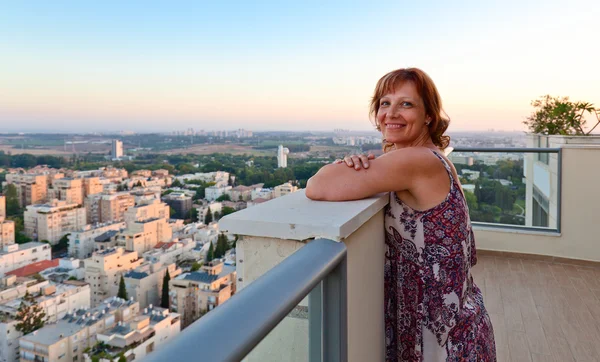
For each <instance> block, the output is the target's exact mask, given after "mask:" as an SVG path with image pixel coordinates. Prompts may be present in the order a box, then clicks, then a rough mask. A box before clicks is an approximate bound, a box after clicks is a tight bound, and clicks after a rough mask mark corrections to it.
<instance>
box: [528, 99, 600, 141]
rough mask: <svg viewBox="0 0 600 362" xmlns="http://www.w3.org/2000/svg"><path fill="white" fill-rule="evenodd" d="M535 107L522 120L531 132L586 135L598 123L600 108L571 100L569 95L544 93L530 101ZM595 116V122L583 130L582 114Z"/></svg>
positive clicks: (583, 119)
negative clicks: (559, 95)
mask: <svg viewBox="0 0 600 362" xmlns="http://www.w3.org/2000/svg"><path fill="white" fill-rule="evenodd" d="M531 105H532V106H533V107H534V108H535V109H536V110H535V111H534V112H533V113H532V114H531V115H530V116H529V117H527V120H526V121H523V123H524V124H525V125H527V127H529V130H530V131H531V132H532V133H538V134H545V135H588V134H590V133H591V132H592V131H593V130H594V128H596V127H597V126H598V124H600V109H596V108H594V106H593V105H592V104H591V103H588V102H571V101H569V97H562V98H561V97H552V96H550V95H545V96H543V97H541V98H539V99H537V100H534V101H532V102H531ZM586 113H589V114H592V115H594V116H595V117H596V120H597V122H596V124H595V125H594V127H592V129H590V130H589V131H585V130H584V127H585V123H586V120H585V118H584V115H585V114H586Z"/></svg>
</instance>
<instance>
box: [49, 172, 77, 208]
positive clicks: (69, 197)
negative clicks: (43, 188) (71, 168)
mask: <svg viewBox="0 0 600 362" xmlns="http://www.w3.org/2000/svg"><path fill="white" fill-rule="evenodd" d="M48 199H49V200H52V199H57V200H61V201H65V202H66V203H68V204H77V205H83V179H80V178H70V177H65V178H61V179H56V180H53V181H52V186H51V187H50V188H49V189H48Z"/></svg>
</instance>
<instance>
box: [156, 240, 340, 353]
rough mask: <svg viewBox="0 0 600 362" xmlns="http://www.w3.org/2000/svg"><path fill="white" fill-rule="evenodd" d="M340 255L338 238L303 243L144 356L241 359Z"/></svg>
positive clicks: (332, 266)
mask: <svg viewBox="0 0 600 362" xmlns="http://www.w3.org/2000/svg"><path fill="white" fill-rule="evenodd" d="M345 257H346V245H345V244H344V243H340V242H335V241H333V240H328V239H317V240H314V241H311V242H309V243H308V244H307V245H306V246H304V247H302V248H301V249H299V250H298V251H297V252H295V253H294V254H292V255H290V256H289V257H287V258H286V259H285V260H283V261H282V262H281V263H279V264H278V265H277V266H276V267H274V268H273V269H271V270H269V271H268V272H266V273H265V274H264V275H262V276H261V277H260V278H258V279H257V280H255V281H253V282H252V283H251V284H249V285H248V286H246V287H244V288H243V289H242V290H241V291H240V292H239V293H237V294H236V295H234V296H233V297H231V298H230V299H229V300H228V301H227V302H225V303H224V304H222V305H220V306H218V307H217V308H215V309H214V310H212V311H211V312H209V313H208V314H206V315H205V316H203V317H202V318H201V319H200V320H198V321H196V322H195V323H192V325H190V326H189V327H188V328H186V329H185V330H184V331H182V332H181V333H180V334H179V335H178V336H177V337H176V338H174V339H173V340H172V341H170V342H169V343H168V344H167V345H166V346H163V347H162V348H160V349H158V350H157V351H155V352H153V353H151V354H149V355H148V356H147V357H145V359H144V361H146V362H164V361H173V360H182V361H197V360H202V361H240V360H242V358H244V357H245V356H246V355H247V354H248V353H250V351H252V349H253V348H254V347H255V346H256V345H257V344H258V343H259V342H260V341H262V340H263V339H264V338H265V337H266V336H267V335H268V334H269V333H270V332H271V330H273V328H275V327H276V326H277V325H278V324H279V322H280V321H281V320H283V318H285V317H286V316H287V315H288V314H289V313H290V312H291V311H292V310H293V309H294V308H295V307H296V305H298V303H300V301H302V299H304V298H305V297H306V296H307V295H308V294H309V293H310V292H311V290H313V289H314V288H315V287H316V286H317V285H318V284H319V283H320V282H321V281H322V280H323V279H325V278H326V277H327V276H328V275H329V273H331V272H332V271H334V270H335V269H336V267H338V265H340V264H342V262H343V261H344V260H345Z"/></svg>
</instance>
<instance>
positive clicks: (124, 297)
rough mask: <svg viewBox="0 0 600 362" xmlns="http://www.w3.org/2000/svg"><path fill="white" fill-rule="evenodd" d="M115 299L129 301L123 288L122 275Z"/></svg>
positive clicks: (123, 279)
mask: <svg viewBox="0 0 600 362" xmlns="http://www.w3.org/2000/svg"><path fill="white" fill-rule="evenodd" d="M117 297H119V298H121V299H125V300H127V299H129V298H128V297H127V288H126V287H125V278H123V274H121V281H120V282H119V292H118V293H117Z"/></svg>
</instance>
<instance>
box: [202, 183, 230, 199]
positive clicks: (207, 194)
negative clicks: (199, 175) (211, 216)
mask: <svg viewBox="0 0 600 362" xmlns="http://www.w3.org/2000/svg"><path fill="white" fill-rule="evenodd" d="M232 188H233V187H231V186H210V187H207V188H206V189H204V198H205V199H207V200H208V201H215V200H216V199H218V198H219V197H221V196H223V195H225V194H226V193H227V192H228V191H229V190H231V189H232Z"/></svg>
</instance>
